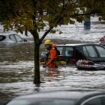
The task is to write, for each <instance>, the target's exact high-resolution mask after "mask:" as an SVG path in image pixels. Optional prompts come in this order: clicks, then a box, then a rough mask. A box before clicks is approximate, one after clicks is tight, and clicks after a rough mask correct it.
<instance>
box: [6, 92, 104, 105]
mask: <svg viewBox="0 0 105 105" xmlns="http://www.w3.org/2000/svg"><path fill="white" fill-rule="evenodd" d="M6 105H105V92H96V91H55V92H46V93H38V94H33V95H26V96H20V97H17V98H15V99H13V100H12V101H10V102H9V103H8V104H6Z"/></svg>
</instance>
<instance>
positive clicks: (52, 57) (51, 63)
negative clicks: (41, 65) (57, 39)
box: [47, 47, 57, 68]
mask: <svg viewBox="0 0 105 105" xmlns="http://www.w3.org/2000/svg"><path fill="white" fill-rule="evenodd" d="M56 58H57V51H56V49H55V48H54V47H52V48H51V49H50V50H49V53H48V60H47V66H48V67H49V68H56V67H57V64H56Z"/></svg>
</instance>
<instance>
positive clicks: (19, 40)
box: [15, 34, 23, 42]
mask: <svg viewBox="0 0 105 105" xmlns="http://www.w3.org/2000/svg"><path fill="white" fill-rule="evenodd" d="M15 37H16V40H17V42H22V41H23V39H22V38H21V37H20V36H19V35H16V34H15Z"/></svg>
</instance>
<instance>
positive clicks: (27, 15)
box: [0, 0, 105, 86]
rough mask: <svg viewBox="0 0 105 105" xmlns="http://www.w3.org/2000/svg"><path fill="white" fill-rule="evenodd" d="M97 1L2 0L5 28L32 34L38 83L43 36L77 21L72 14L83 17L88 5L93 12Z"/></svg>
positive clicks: (0, 15) (0, 17)
mask: <svg viewBox="0 0 105 105" xmlns="http://www.w3.org/2000/svg"><path fill="white" fill-rule="evenodd" d="M95 1H96V0H93V4H91V3H90V2H89V0H0V22H1V24H2V25H3V26H4V29H5V30H15V31H20V32H23V31H25V32H26V33H27V31H29V32H30V33H31V34H32V36H33V39H34V45H35V47H34V52H35V53H34V58H35V72H34V73H35V78H34V83H35V84H36V86H39V85H40V67H39V66H40V65H39V49H40V45H41V44H42V42H43V40H44V38H45V37H46V36H47V34H48V33H49V32H50V31H51V30H52V29H53V28H54V27H56V26H57V25H61V24H68V23H74V21H73V20H72V18H75V19H76V20H77V21H82V20H83V19H84V18H83V17H84V15H81V14H80V15H79V13H80V9H81V10H83V12H84V13H86V11H84V10H85V8H87V13H90V14H91V12H90V11H92V9H93V7H92V6H93V5H94V2H95ZM99 1H100V0H98V2H99ZM101 1H103V2H104V0H101ZM87 2H89V4H88V3H87ZM90 5H91V6H90ZM97 5H98V4H97ZM94 7H95V5H94ZM104 7H105V6H104ZM93 10H96V9H93ZM97 11H98V10H97ZM101 11H102V9H101ZM90 14H89V15H90ZM46 25H48V26H49V28H48V29H47V30H46V31H45V33H44V34H43V36H42V37H41V38H39V31H40V30H42V29H43V28H44V27H46Z"/></svg>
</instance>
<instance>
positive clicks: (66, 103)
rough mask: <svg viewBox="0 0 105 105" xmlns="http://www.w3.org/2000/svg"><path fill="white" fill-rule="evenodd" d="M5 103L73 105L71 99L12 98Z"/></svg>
mask: <svg viewBox="0 0 105 105" xmlns="http://www.w3.org/2000/svg"><path fill="white" fill-rule="evenodd" d="M7 105H74V101H73V100H51V99H49V100H39V101H38V100H36V101H35V99H33V100H14V101H11V102H10V103H8V104H7Z"/></svg>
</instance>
